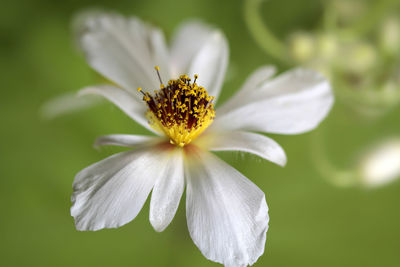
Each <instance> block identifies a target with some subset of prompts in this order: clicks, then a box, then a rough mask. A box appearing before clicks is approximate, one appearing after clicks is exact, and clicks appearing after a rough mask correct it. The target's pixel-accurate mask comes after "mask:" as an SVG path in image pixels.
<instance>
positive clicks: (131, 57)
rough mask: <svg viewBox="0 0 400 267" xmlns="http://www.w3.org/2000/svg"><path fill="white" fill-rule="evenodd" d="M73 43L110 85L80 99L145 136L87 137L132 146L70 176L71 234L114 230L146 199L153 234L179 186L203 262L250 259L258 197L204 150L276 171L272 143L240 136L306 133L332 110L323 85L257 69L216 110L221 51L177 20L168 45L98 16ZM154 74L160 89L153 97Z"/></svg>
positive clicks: (208, 34) (223, 47) (279, 160)
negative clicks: (253, 158) (131, 123)
mask: <svg viewBox="0 0 400 267" xmlns="http://www.w3.org/2000/svg"><path fill="white" fill-rule="evenodd" d="M80 40H81V46H82V48H83V49H84V51H85V53H86V56H87V60H88V62H89V64H90V65H91V66H92V67H93V68H94V69H95V70H96V71H98V72H99V73H101V74H102V75H104V76H105V77H106V78H108V79H109V80H111V81H113V82H114V83H115V84H116V86H111V85H99V86H92V87H88V88H85V89H83V90H82V91H81V93H82V94H97V95H102V96H104V97H105V98H107V99H108V100H110V101H111V102H113V103H114V104H116V105H117V106H118V107H119V108H121V109H122V110H123V111H124V112H125V113H126V114H127V115H129V116H130V117H131V118H132V119H134V120H135V121H137V122H138V123H140V124H142V125H143V126H144V127H146V128H147V129H149V130H150V131H152V132H154V133H155V134H156V136H151V137H150V136H137V135H109V136H104V137H101V138H99V139H98V140H97V142H96V144H97V145H118V146H124V147H133V148H134V149H133V150H131V151H127V152H122V153H119V154H116V155H113V156H111V157H109V158H106V159H104V160H102V161H100V162H98V163H96V164H93V165H91V166H89V167H87V168H86V169H84V170H82V171H81V172H80V173H78V174H77V176H76V178H75V181H74V185H73V187H74V193H73V196H72V202H73V206H72V208H71V214H72V216H73V217H74V218H75V223H76V228H77V229H78V230H99V229H102V228H115V227H119V226H122V225H124V224H126V223H128V222H130V221H131V220H133V219H134V218H135V217H136V215H137V214H138V213H139V211H140V209H141V208H142V206H143V204H144V203H145V201H146V199H147V197H148V195H149V194H150V191H152V195H151V202H150V222H151V224H152V225H153V227H154V229H155V230H156V231H163V230H164V229H165V228H166V227H167V226H168V224H169V223H170V222H171V220H172V218H173V217H174V215H175V212H176V210H177V208H178V204H179V201H180V199H181V196H182V193H183V191H184V187H185V184H186V194H187V197H186V214H187V223H188V228H189V232H190V236H191V237H192V239H193V241H194V243H195V244H196V245H197V247H198V248H199V249H200V250H201V252H202V253H203V254H204V256H205V257H207V258H208V259H210V260H212V261H216V262H219V263H222V264H225V265H226V266H247V265H249V264H250V265H251V264H253V263H254V262H256V260H257V259H258V257H259V256H260V255H262V254H263V251H264V244H265V239H266V232H267V229H268V221H269V216H268V207H267V203H266V201H265V196H264V193H263V192H262V191H261V190H260V189H259V188H258V187H257V186H256V185H255V184H253V183H252V182H251V181H249V180H248V179H247V178H246V177H244V176H243V175H242V174H241V173H239V172H238V171H236V170H235V169H234V168H232V167H231V166H229V165H228V164H226V163H225V162H224V161H222V160H220V159H219V158H217V157H216V156H215V155H213V154H212V153H210V152H208V150H210V151H223V150H237V151H244V152H249V153H253V154H256V155H258V156H260V157H262V158H264V159H267V160H269V161H272V162H274V163H276V164H279V165H282V166H283V165H285V163H286V156H285V153H284V151H283V149H282V148H281V147H280V146H279V145H278V144H277V143H276V142H275V141H273V140H272V139H270V138H268V137H266V136H264V135H261V134H257V133H252V132H250V131H260V132H269V133H281V134H298V133H303V132H307V131H309V130H311V129H313V128H315V127H316V126H317V125H318V123H319V122H320V121H321V120H322V119H323V118H324V117H325V116H326V115H327V113H328V111H329V110H330V108H331V106H332V103H333V96H332V92H331V88H330V85H329V83H328V82H327V81H326V80H325V79H324V78H323V77H322V76H320V75H319V74H317V73H315V72H314V71H310V70H303V69H297V70H294V71H289V72H287V73H285V74H283V75H282V76H280V77H278V78H272V76H273V75H274V73H275V70H274V68H272V67H262V68H260V69H259V70H257V71H256V72H255V73H254V74H252V75H251V76H250V77H249V79H248V80H247V81H246V82H245V84H244V85H243V86H242V88H241V89H240V90H239V91H238V93H237V94H236V95H235V96H234V97H232V98H231V99H230V100H229V101H228V102H226V103H225V104H224V105H223V106H222V107H221V108H219V109H218V110H216V111H215V110H214V104H215V100H214V98H213V97H215V98H217V97H218V95H219V92H220V89H221V86H222V81H223V77H224V74H225V70H226V66H227V64H228V45H227V42H226V39H225V37H224V36H223V34H222V33H221V32H219V31H218V30H215V29H213V28H211V27H209V26H207V25H204V24H202V23H200V22H188V23H186V24H183V25H182V26H181V27H180V28H179V30H178V31H177V33H176V34H175V35H174V37H173V39H172V45H171V47H170V48H168V47H167V46H166V44H165V41H164V36H163V34H162V32H161V31H160V30H159V29H157V28H155V27H152V26H150V25H148V24H145V23H143V22H142V21H140V20H139V19H137V18H130V19H126V18H124V17H121V16H118V15H104V14H103V15H97V16H92V17H89V18H87V19H86V21H85V23H84V31H83V33H82V36H81V39H80ZM156 65H157V66H159V68H158V67H157V68H156V69H159V75H160V79H161V80H162V81H163V82H165V86H164V85H161V88H160V84H159V80H158V79H157V76H156V74H157V73H158V71H157V73H156V72H154V66H156ZM197 74H198V77H197ZM181 75H183V76H181ZM185 75H187V76H185ZM189 77H191V78H194V81H193V82H192V81H191V80H189ZM196 80H197V81H196ZM168 81H169V82H168ZM167 82H168V83H167ZM197 83H198V85H197ZM200 85H201V86H202V87H200ZM138 87H140V88H139V89H137V88H138ZM141 88H143V89H141ZM154 89H157V90H158V93H157V94H156V93H153V90H154ZM138 91H139V92H138ZM211 96H213V97H211ZM174 97H175V98H174ZM178 99H179V100H178ZM146 116H147V117H146ZM208 126H209V127H208ZM207 127H208V128H207ZM206 128H207V129H206Z"/></svg>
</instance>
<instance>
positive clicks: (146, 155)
mask: <svg viewBox="0 0 400 267" xmlns="http://www.w3.org/2000/svg"><path fill="white" fill-rule="evenodd" d="M165 167H166V166H165V161H164V160H163V159H162V155H161V154H160V152H159V151H155V149H149V148H142V149H138V150H134V151H128V152H123V153H119V154H116V155H113V156H111V157H109V158H106V159H104V160H102V161H100V162H98V163H95V164H93V165H91V166H89V167H87V168H86V169H84V170H82V171H81V172H79V173H78V174H77V175H76V177H75V181H74V184H73V188H74V193H73V195H72V202H73V206H72V207H71V215H72V216H73V217H74V218H75V225H76V228H77V229H78V230H80V231H84V230H92V231H96V230H99V229H102V228H116V227H119V226H122V225H124V224H126V223H128V222H130V221H131V220H133V219H134V218H135V217H136V215H137V214H138V213H139V211H140V210H141V208H142V206H143V204H144V203H145V201H146V198H147V196H148V195H149V193H150V191H151V189H152V188H153V186H154V184H155V182H156V181H157V179H159V178H160V177H161V176H162V175H163V174H164V170H165Z"/></svg>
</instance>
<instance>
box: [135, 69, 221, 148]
mask: <svg viewBox="0 0 400 267" xmlns="http://www.w3.org/2000/svg"><path fill="white" fill-rule="evenodd" d="M155 69H156V70H157V74H158V77H159V79H160V83H161V85H160V90H155V91H154V94H150V93H148V92H143V91H142V88H138V91H139V92H141V93H142V94H143V101H145V102H146V104H147V105H148V107H149V109H148V112H147V114H146V115H147V118H148V119H149V123H150V125H151V126H152V127H153V128H154V129H156V130H158V131H159V132H163V133H165V135H166V136H168V137H169V139H170V142H171V144H175V145H177V146H180V147H183V146H185V145H187V144H189V143H190V142H191V141H192V140H194V139H195V138H196V137H197V136H198V135H199V134H201V133H202V132H203V131H204V130H205V129H207V127H208V126H210V124H211V123H212V122H213V120H214V117H215V111H214V106H213V103H212V101H213V100H214V97H211V96H209V95H208V93H207V90H206V89H204V88H203V87H201V86H198V85H197V83H196V80H197V78H198V76H197V75H194V81H193V83H191V79H190V78H189V77H188V76H187V75H181V76H180V77H179V78H178V79H176V80H170V81H169V82H168V85H167V86H165V87H164V85H163V83H162V81H161V78H160V74H159V68H158V67H155Z"/></svg>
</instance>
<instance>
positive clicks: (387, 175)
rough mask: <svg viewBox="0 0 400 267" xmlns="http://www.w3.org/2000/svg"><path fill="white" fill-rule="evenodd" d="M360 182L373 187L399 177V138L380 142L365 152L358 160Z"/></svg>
mask: <svg viewBox="0 0 400 267" xmlns="http://www.w3.org/2000/svg"><path fill="white" fill-rule="evenodd" d="M359 173H360V178H361V183H362V184H364V185H366V186H369V187H375V186H380V185H384V184H387V183H389V182H391V181H393V180H395V179H396V178H399V177H400V139H399V138H397V139H391V140H386V141H384V142H381V143H380V144H379V145H377V146H376V147H374V148H372V149H371V150H370V151H369V152H368V153H366V154H365V155H364V157H363V159H362V161H361V162H360V166H359Z"/></svg>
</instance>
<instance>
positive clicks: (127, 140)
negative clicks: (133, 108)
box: [94, 134, 160, 147]
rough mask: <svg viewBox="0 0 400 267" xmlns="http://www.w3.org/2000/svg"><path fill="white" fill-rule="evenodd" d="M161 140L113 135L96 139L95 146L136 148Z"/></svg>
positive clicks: (128, 135)
mask: <svg viewBox="0 0 400 267" xmlns="http://www.w3.org/2000/svg"><path fill="white" fill-rule="evenodd" d="M159 140H160V138H157V137H153V136H146V135H130V134H111V135H104V136H100V137H99V138H97V139H96V141H95V143H94V145H95V146H106V145H111V146H124V147H134V146H137V145H141V144H149V143H156V142H157V141H159Z"/></svg>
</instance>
